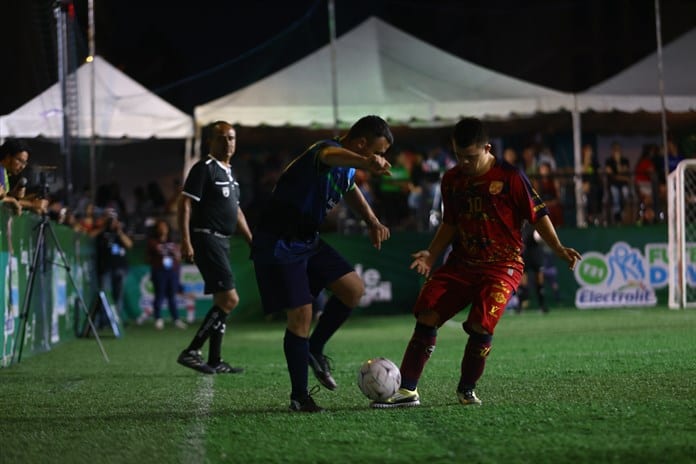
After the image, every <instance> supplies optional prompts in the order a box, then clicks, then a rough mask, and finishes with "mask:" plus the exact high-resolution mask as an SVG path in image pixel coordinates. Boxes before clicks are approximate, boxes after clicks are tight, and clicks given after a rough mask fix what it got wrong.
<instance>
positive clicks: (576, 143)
mask: <svg viewBox="0 0 696 464" xmlns="http://www.w3.org/2000/svg"><path fill="white" fill-rule="evenodd" d="M571 117H572V119H573V159H574V160H575V163H574V164H575V169H574V171H575V175H574V176H573V179H575V205H576V207H575V221H576V224H577V227H586V226H587V218H586V217H585V200H584V195H583V192H582V147H581V146H580V145H581V142H580V137H581V132H582V128H581V122H580V111H579V109H578V96H577V95H576V94H573V111H572V112H571Z"/></svg>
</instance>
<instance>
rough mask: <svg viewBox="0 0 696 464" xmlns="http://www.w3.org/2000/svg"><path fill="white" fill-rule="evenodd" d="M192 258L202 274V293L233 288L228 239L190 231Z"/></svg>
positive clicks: (207, 293)
mask: <svg viewBox="0 0 696 464" xmlns="http://www.w3.org/2000/svg"><path fill="white" fill-rule="evenodd" d="M191 245H192V246H193V260H194V262H195V263H196V266H198V270H199V271H200V273H201V275H202V276H203V282H204V283H205V288H204V290H203V293H205V294H206V295H209V294H211V293H219V292H226V291H228V290H232V289H234V288H235V283H234V274H233V273H232V266H231V265H230V239H229V238H224V237H216V236H215V235H212V234H206V233H203V232H192V233H191Z"/></svg>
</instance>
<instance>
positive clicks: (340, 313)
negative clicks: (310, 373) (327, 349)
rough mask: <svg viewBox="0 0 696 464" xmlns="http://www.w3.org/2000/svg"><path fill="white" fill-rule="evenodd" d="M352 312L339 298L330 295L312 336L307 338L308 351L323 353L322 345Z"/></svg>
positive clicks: (317, 353)
mask: <svg viewBox="0 0 696 464" xmlns="http://www.w3.org/2000/svg"><path fill="white" fill-rule="evenodd" d="M351 312H352V308H349V307H348V306H346V305H345V304H343V302H342V301H341V300H339V299H338V298H336V295H332V296H331V298H329V301H328V302H327V303H326V306H325V307H324V312H323V313H322V314H321V317H320V318H319V322H317V325H316V327H314V331H313V332H312V336H311V337H310V338H309V351H310V352H311V353H312V354H314V355H319V354H323V352H324V345H326V342H328V341H329V339H330V338H331V336H332V335H333V334H334V333H336V331H337V330H338V329H339V328H340V327H341V326H342V325H343V323H344V322H346V319H348V316H350V313H351Z"/></svg>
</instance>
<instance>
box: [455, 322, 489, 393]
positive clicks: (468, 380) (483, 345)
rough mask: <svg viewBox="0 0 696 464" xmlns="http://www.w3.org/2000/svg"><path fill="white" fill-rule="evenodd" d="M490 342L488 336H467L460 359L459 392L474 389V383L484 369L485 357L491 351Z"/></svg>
mask: <svg viewBox="0 0 696 464" xmlns="http://www.w3.org/2000/svg"><path fill="white" fill-rule="evenodd" d="M479 338H481V339H479ZM484 338H487V340H484ZM491 341H492V337H491V336H490V335H487V336H484V335H480V336H469V341H468V342H467V344H466V348H465V349H464V357H463V358H462V367H461V370H462V374H461V377H460V379H459V390H460V391H464V390H473V389H474V388H475V387H476V382H478V379H480V378H481V375H483V369H484V368H485V367H486V357H488V353H490V351H491Z"/></svg>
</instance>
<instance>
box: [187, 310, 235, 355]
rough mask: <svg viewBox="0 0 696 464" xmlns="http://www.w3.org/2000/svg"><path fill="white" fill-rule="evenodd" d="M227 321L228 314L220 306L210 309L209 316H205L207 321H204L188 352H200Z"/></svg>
mask: <svg viewBox="0 0 696 464" xmlns="http://www.w3.org/2000/svg"><path fill="white" fill-rule="evenodd" d="M226 319H227V313H226V312H225V311H223V310H222V309H221V308H219V307H218V306H213V307H212V308H210V311H208V314H206V315H205V319H203V323H202V324H201V327H200V328H199V329H198V332H196V335H194V337H193V340H191V344H190V345H189V347H188V350H195V351H198V350H200V349H201V348H202V347H203V344H204V343H205V341H206V340H207V339H208V337H210V335H211V334H212V333H213V332H215V331H216V330H218V329H220V327H221V325H222V326H224V324H225V320H226ZM223 330H224V328H223ZM220 340H222V335H221V336H220ZM211 341H212V340H211ZM218 356H219V351H218Z"/></svg>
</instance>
